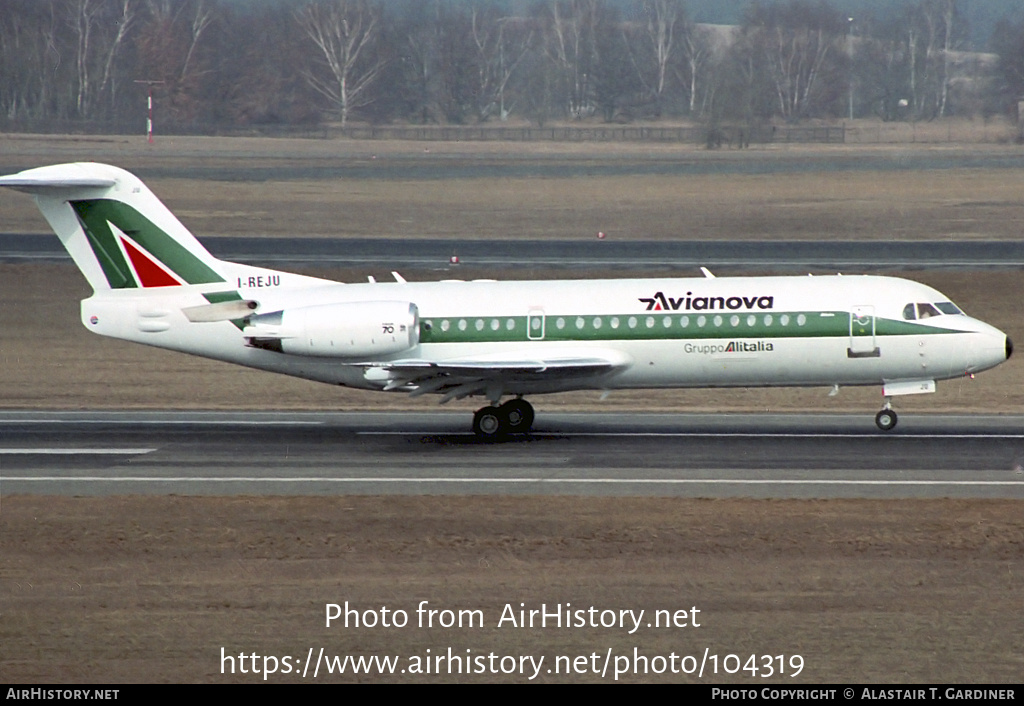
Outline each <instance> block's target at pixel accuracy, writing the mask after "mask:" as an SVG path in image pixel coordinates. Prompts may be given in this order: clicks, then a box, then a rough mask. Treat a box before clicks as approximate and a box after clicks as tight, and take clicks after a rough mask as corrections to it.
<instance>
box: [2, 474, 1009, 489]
mask: <svg viewBox="0 0 1024 706" xmlns="http://www.w3.org/2000/svg"><path fill="white" fill-rule="evenodd" d="M851 472H853V471H851ZM860 472H863V471H860ZM0 480H4V481H25V482H44V483H47V482H68V481H78V482H100V483H180V482H189V483H420V484H423V483H466V484H475V483H490V484H498V483H544V484H560V485H574V484H591V485H593V484H607V485H615V484H622V485H626V484H636V485H658V484H663V485H700V484H707V483H722V484H729V485H884V486H891V485H900V486H938V485H944V486H1024V479H1021V480H977V481H972V480H824V479H785V478H780V479H737V478H636V479H630V478H446V477H427V478H416V477H401V476H398V477H375V476H362V477H351V478H332V477H322V478H318V477H297V478H285V477H276V478H274V477H272V478H264V477H257V476H222V477H217V476H210V477H207V478H201V477H190V476H164V477H152V476H3V477H2V479H0Z"/></svg>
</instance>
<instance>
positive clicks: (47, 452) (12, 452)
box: [0, 447, 156, 456]
mask: <svg viewBox="0 0 1024 706" xmlns="http://www.w3.org/2000/svg"><path fill="white" fill-rule="evenodd" d="M154 451H156V449H155V448H151V449H113V448H59V447H44V448H11V449H3V448H0V456H79V455H86V454H88V455H92V456H137V455H140V454H148V453H153V452H154Z"/></svg>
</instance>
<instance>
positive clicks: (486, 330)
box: [420, 311, 961, 343]
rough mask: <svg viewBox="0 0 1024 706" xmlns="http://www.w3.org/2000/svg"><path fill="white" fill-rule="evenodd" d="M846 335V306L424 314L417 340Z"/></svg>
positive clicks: (923, 329)
mask: <svg viewBox="0 0 1024 706" xmlns="http://www.w3.org/2000/svg"><path fill="white" fill-rule="evenodd" d="M874 323H875V335H876V336H909V335H921V334H947V333H961V332H960V331H953V330H950V329H945V328H937V327H935V326H927V325H924V324H919V323H914V322H910V321H897V320H893V319H881V318H876V319H875V320H874ZM541 326H543V331H542V329H541ZM527 327H530V334H531V335H530V336H527ZM853 335H854V336H856V337H861V336H865V337H869V336H871V320H870V319H864V318H862V319H856V320H855V323H854V328H853ZM849 336H850V314H849V313H848V312H845V311H835V312H819V311H807V312H800V311H796V312H778V313H776V312H772V313H766V312H757V313H754V312H721V313H717V312H710V313H707V314H692V313H691V314H678V313H672V314H665V313H660V312H659V313H657V314H655V313H642V314H612V315H608V316H604V315H593V314H587V315H585V316H584V315H580V316H565V315H563V316H547V317H543V321H542V318H541V317H540V316H535V315H531V316H502V317H479V316H465V317H454V316H453V317H443V318H441V317H439V318H426V319H424V320H423V321H422V322H421V323H420V342H421V343H491V342H499V341H526V340H529V339H530V338H531V337H532V338H535V339H539V338H543V340H545V341H629V340H700V339H721V338H835V337H840V338H848V337H849Z"/></svg>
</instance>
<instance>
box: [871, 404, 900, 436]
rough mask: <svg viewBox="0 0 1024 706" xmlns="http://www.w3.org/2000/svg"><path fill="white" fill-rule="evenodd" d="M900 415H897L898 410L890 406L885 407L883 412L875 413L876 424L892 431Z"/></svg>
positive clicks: (880, 427)
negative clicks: (895, 410) (893, 409)
mask: <svg viewBox="0 0 1024 706" xmlns="http://www.w3.org/2000/svg"><path fill="white" fill-rule="evenodd" d="M898 420H899V417H897V416H896V412H894V411H892V410H891V409H889V408H888V407H886V408H885V409H883V410H882V411H881V412H879V413H878V414H876V415H875V424H877V425H878V428H879V429H881V430H882V431H891V430H892V429H893V428H894V427H895V426H896V422H897V421H898Z"/></svg>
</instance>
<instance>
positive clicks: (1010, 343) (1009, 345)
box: [1006, 336, 1013, 360]
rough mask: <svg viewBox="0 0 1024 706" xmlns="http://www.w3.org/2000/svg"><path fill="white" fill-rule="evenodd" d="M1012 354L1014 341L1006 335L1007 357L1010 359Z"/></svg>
mask: <svg viewBox="0 0 1024 706" xmlns="http://www.w3.org/2000/svg"><path fill="white" fill-rule="evenodd" d="M1011 355H1013V341H1011V340H1010V337H1009V336H1007V337H1006V359H1007V360H1009V359H1010V356H1011Z"/></svg>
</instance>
